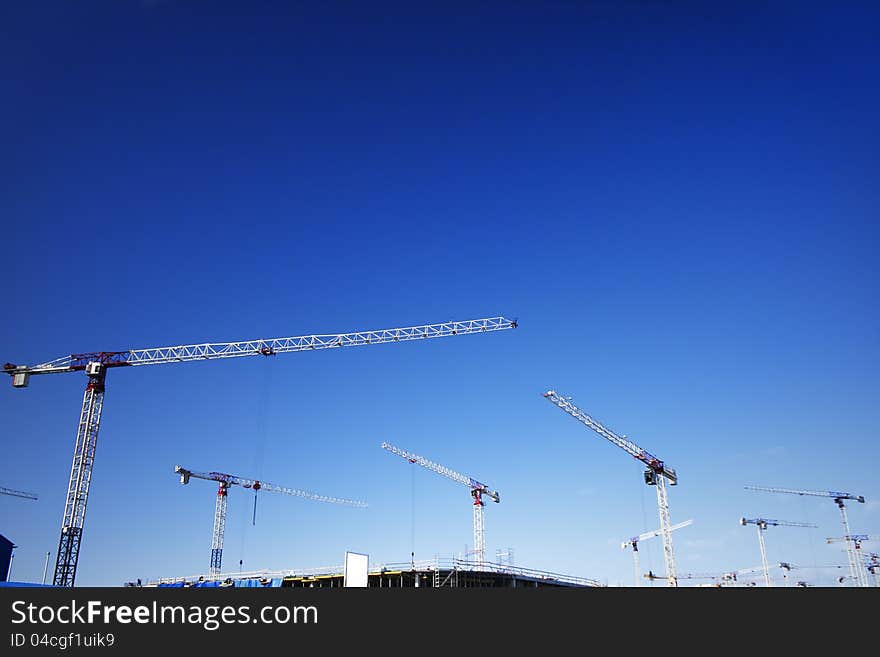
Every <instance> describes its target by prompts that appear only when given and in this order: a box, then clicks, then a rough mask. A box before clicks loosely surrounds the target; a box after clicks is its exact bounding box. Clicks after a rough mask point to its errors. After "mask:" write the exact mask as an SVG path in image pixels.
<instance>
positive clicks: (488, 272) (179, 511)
mask: <svg viewBox="0 0 880 657" xmlns="http://www.w3.org/2000/svg"><path fill="white" fill-rule="evenodd" d="M319 4H320V5H321V6H318V5H319ZM425 4H426V5H428V6H423V5H425ZM416 5H417V6H412V5H409V6H408V5H407V4H405V3H401V4H399V5H398V4H384V3H368V5H365V4H364V3H359V2H329V3H281V2H278V3H266V2H250V3H243V2H236V3H223V2H210V3H209V2H174V1H164V2H163V1H152V2H149V1H146V0H144V1H142V2H136V1H134V0H132V1H113V2H111V1H109V0H108V1H105V2H95V1H86V2H63V3H59V2H45V1H37V2H29V3H4V5H3V6H2V8H0V25H2V26H3V27H2V30H3V32H4V36H3V38H2V39H0V69H2V74H3V76H2V77H3V80H4V82H3V88H4V93H3V102H2V103H0V141H2V144H3V152H4V157H3V158H0V168H2V170H0V180H2V187H0V213H2V216H3V224H2V226H3V228H2V242H3V254H4V257H3V258H2V259H0V280H2V281H3V283H2V286H3V288H2V289H3V301H4V307H5V313H4V314H5V321H4V322H2V324H0V346H2V354H0V362H6V361H11V362H16V363H38V362H44V361H46V360H50V359H52V358H55V357H58V356H62V355H65V354H70V353H74V352H83V351H93V350H117V349H125V348H138V347H151V346H162V345H174V344H184V343H191V342H201V341H225V340H239V339H247V338H256V337H275V336H286V335H302V334H309V333H332V332H342V331H355V330H363V329H372V328H385V327H395V326H408V325H413V324H420V323H431V322H440V321H445V320H449V319H468V318H475V317H486V316H493V315H497V314H504V315H506V316H509V317H517V318H519V321H520V328H519V329H517V330H516V331H505V332H502V333H497V334H492V335H481V336H468V337H456V338H449V339H444V340H434V341H430V342H426V343H421V344H412V343H408V344H398V345H382V346H372V347H364V348H360V349H347V350H339V351H333V352H315V353H305V354H289V355H285V356H278V357H277V358H274V359H262V358H261V359H257V358H251V359H239V360H235V361H223V362H219V361H218V362H206V363H193V364H186V365H167V366H156V367H146V368H137V369H134V368H132V369H128V370H115V371H113V372H111V373H110V375H109V376H108V385H107V395H106V406H105V412H104V419H103V423H102V428H101V434H100V440H99V446H98V453H97V460H96V465H95V470H94V481H93V486H92V495H91V498H90V501H89V507H88V515H87V521H86V528H85V535H84V539H83V546H82V555H81V558H80V561H79V573H78V578H77V583H78V584H82V585H89V584H91V585H102V584H106V585H116V584H120V583H122V582H124V581H127V580H132V579H135V578H137V577H142V578H144V579H147V578H152V577H157V576H171V575H184V574H192V573H197V572H201V571H203V570H206V569H207V566H208V560H209V551H210V538H211V524H212V513H213V503H214V487H213V485H212V484H210V483H208V482H200V481H196V482H193V483H192V484H191V485H190V486H188V487H183V486H181V485H180V484H179V483H178V481H177V478H176V477H175V475H174V474H173V472H172V468H173V466H174V464H175V463H181V464H183V465H184V466H186V467H189V468H191V469H195V470H223V471H228V472H232V473H235V474H240V475H244V476H252V477H259V478H263V479H265V480H268V481H271V482H274V483H278V484H282V485H287V486H292V487H297V488H305V489H309V490H314V491H316V492H319V493H324V494H328V495H336V496H342V497H351V498H358V499H363V500H366V501H367V502H369V503H370V507H369V509H368V510H366V511H361V510H356V509H348V508H342V507H334V506H329V505H320V504H316V503H310V502H306V501H302V500H299V499H293V498H286V497H283V496H277V495H276V496H273V495H263V496H262V499H261V502H260V508H259V513H258V520H257V524H256V526H251V525H250V514H251V494H250V493H247V492H245V491H242V490H234V491H233V492H232V493H231V494H230V505H229V512H230V515H229V523H228V526H227V532H226V551H225V565H226V566H227V567H230V568H233V569H237V566H238V561H239V559H242V560H243V561H244V567H245V569H258V568H296V567H302V568H308V567H316V566H323V565H331V564H338V563H341V561H342V555H343V552H344V551H345V550H347V549H350V550H355V551H359V552H366V553H369V554H370V556H371V559H372V560H373V561H377V562H378V561H405V560H408V559H409V555H410V552H411V551H413V550H414V551H415V554H416V558H431V557H433V556H434V555H436V554H439V555H441V556H443V557H447V556H451V555H453V554H455V553H458V552H461V551H462V550H463V549H464V548H465V545H467V544H470V543H471V541H472V538H471V509H470V504H469V499H470V498H469V496H468V492H467V490H466V489H465V488H463V487H459V486H457V485H456V484H454V483H452V482H450V481H448V480H446V479H443V478H441V477H438V476H436V475H434V474H432V473H429V472H428V471H426V470H421V469H418V468H415V467H414V466H410V465H408V464H406V463H405V462H404V461H402V460H401V459H399V458H397V457H394V456H392V455H390V454H388V453H386V452H384V451H383V450H381V449H380V447H379V444H380V443H381V442H382V441H383V440H387V441H389V442H392V443H395V444H397V445H400V446H401V447H404V448H406V449H410V450H412V451H416V452H418V453H421V454H423V455H425V456H427V457H429V458H431V459H434V460H436V461H439V462H442V463H444V464H446V465H448V466H450V467H453V468H455V469H457V470H459V471H462V472H465V473H467V474H470V475H473V476H475V477H477V478H479V479H481V480H483V481H486V482H488V483H489V484H490V485H491V486H493V487H495V488H497V489H498V490H499V491H500V492H501V494H502V503H501V504H499V505H494V504H492V505H491V506H490V507H488V508H487V511H486V532H487V546H488V552H489V555H490V556H493V555H494V554H495V550H496V549H498V548H506V547H512V548H513V549H514V551H515V560H516V562H517V563H518V564H519V565H523V566H527V567H533V568H541V569H547V570H553V571H557V572H563V573H568V574H573V575H583V576H587V577H593V578H596V579H600V580H602V581H606V582H608V583H609V584H617V583H627V584H628V583H630V581H631V579H632V568H631V560H630V555H629V553H628V552H623V551H622V550H621V548H620V541H621V540H622V539H624V538H625V537H627V536H631V535H634V534H637V533H640V532H642V531H644V530H646V529H654V528H655V527H656V526H657V524H658V520H657V511H656V503H655V497H654V492H653V489H651V488H647V487H646V486H644V484H643V483H642V475H641V469H640V467H639V465H638V463H637V462H636V461H634V460H633V459H631V458H629V457H628V456H627V455H626V454H624V453H623V452H622V451H620V450H617V449H616V448H614V447H612V446H611V445H609V444H607V443H604V442H603V441H602V440H601V439H600V438H599V437H598V436H596V435H595V434H593V433H591V432H589V431H588V430H587V429H586V428H584V427H582V426H579V425H578V424H577V423H576V422H575V421H574V420H573V419H571V418H570V417H568V416H566V415H564V414H563V413H562V412H561V411H559V410H558V409H556V408H555V407H553V406H552V405H550V404H549V403H547V402H546V401H545V400H544V399H542V397H541V394H542V392H544V391H545V390H546V389H548V388H556V389H557V390H559V391H560V392H563V393H565V394H567V395H571V396H573V398H574V401H575V402H576V403H577V404H578V405H579V406H581V407H582V408H583V409H584V410H586V411H587V412H589V413H591V414H593V415H594V416H595V417H596V418H598V419H600V420H601V421H603V422H605V423H606V424H608V425H609V426H611V427H613V428H614V429H616V430H618V431H619V432H621V433H625V434H627V435H628V436H629V437H630V438H631V439H633V440H635V441H636V442H638V443H640V444H641V445H642V446H644V447H645V448H646V449H648V450H650V451H651V452H653V453H655V454H657V455H659V456H661V457H662V458H664V459H665V460H666V461H668V462H669V463H670V464H671V465H673V466H674V467H675V468H676V469H677V470H678V472H679V474H680V477H681V483H680V485H679V486H678V487H676V488H673V489H671V491H670V496H671V510H672V518H673V521H674V522H677V521H681V520H685V519H687V518H694V524H693V526H692V527H688V528H686V529H683V530H681V531H680V532H679V533H677V534H676V536H675V546H676V555H677V558H678V568H679V571H680V572H689V571H690V572H693V571H699V572H704V571H722V570H730V569H735V568H744V567H749V566H753V565H755V564H758V563H760V556H759V553H758V546H757V540H756V537H755V531H754V528H753V527H748V528H743V527H740V526H739V525H738V523H737V521H738V518H739V517H740V516H742V515H745V516H749V517H754V516H758V515H764V516H767V517H771V518H781V519H786V520H797V521H809V522H815V523H817V524H819V525H820V528H819V529H817V530H801V529H783V528H771V529H769V530H768V534H767V544H768V550H769V552H770V555H769V556H770V559H771V560H776V561H778V560H789V561H792V562H794V563H800V564H804V565H810V564H813V565H815V564H827V563H841V562H843V561H844V560H845V558H844V555H843V553H842V552H840V551H839V549H838V548H835V547H833V546H829V545H826V544H825V540H824V539H825V537H826V536H837V535H840V534H841V533H842V530H841V529H840V526H839V523H838V515H837V509H836V507H835V506H834V504H833V503H832V502H831V501H830V500H827V501H826V500H822V499H818V498H810V499H806V498H799V497H794V496H792V497H785V496H779V495H776V496H774V495H771V494H766V493H754V492H749V491H744V490H743V486H744V485H746V484H758V485H775V486H791V487H795V488H810V489H812V488H820V489H842V490H848V491H849V490H851V491H853V492H856V493H859V494H862V495H865V496H866V497H867V498H868V502H867V503H866V504H859V505H852V506H851V507H850V518H851V522H852V526H853V530H854V531H857V532H864V533H875V534H876V533H878V532H880V487H878V484H877V478H876V467H875V464H876V460H877V459H876V456H877V453H876V449H877V431H878V422H880V405H878V403H877V399H878V393H880V385H878V378H877V372H878V366H880V358H878V347H880V330H878V320H880V312H878V303H877V300H878V290H880V285H878V283H880V281H878V258H877V246H878V237H880V229H878V218H877V207H878V201H880V193H878V190H880V184H878V182H880V176H878V173H880V171H878V168H880V167H878V160H877V153H878V150H880V138H878V132H877V116H878V110H880V102H878V101H880V97H878V91H877V84H876V76H877V70H878V63H880V62H878V54H877V48H876V30H877V21H878V18H880V14H878V11H877V10H876V9H875V8H871V6H870V3H864V4H850V3H842V4H836V5H835V6H834V7H833V8H832V7H830V6H827V5H826V6H824V7H810V6H802V3H794V2H791V3H784V2H780V3H737V4H736V5H731V6H724V7H721V6H716V5H715V4H711V6H710V5H709V4H706V3H697V2H694V3H688V2H681V3H656V2H592V3H591V2H562V1H557V2H541V3H527V2H515V3H504V4H495V3H489V2H481V3H464V2H461V3H458V2H454V3H416ZM474 5H475V6H474ZM84 383H85V377H84V376H83V375H81V374H68V375H64V376H48V377H40V378H36V379H33V380H32V382H31V386H30V387H29V388H27V389H25V390H14V389H12V388H11V387H7V388H5V389H4V390H2V394H0V417H2V419H3V434H2V435H3V438H2V447H3V457H2V459H0V485H4V486H7V487H13V488H20V489H25V490H31V491H34V492H36V493H38V494H39V495H40V499H39V501H38V502H29V501H23V500H19V499H15V498H10V497H0V532H2V533H3V534H5V535H7V536H8V537H9V538H10V539H12V540H13V541H15V542H16V543H17V544H18V545H19V546H20V547H19V548H18V550H17V553H16V554H17V556H16V560H15V565H14V572H13V575H14V578H16V579H25V580H31V581H34V580H35V581H39V580H40V578H41V576H42V570H43V560H44V557H45V553H46V551H49V550H51V551H52V560H53V563H54V556H55V550H56V549H57V541H58V531H59V525H60V521H61V515H62V510H63V500H64V494H65V491H66V485H67V478H68V474H69V471H70V459H71V453H72V449H73V442H74V434H75V429H76V422H77V418H78V413H79V407H80V403H81V397H82V389H83V386H84ZM6 385H7V386H8V384H6ZM866 547H867V546H866ZM873 549H874V550H878V549H880V546H878V545H874V546H873ZM642 554H643V563H644V564H645V566H646V567H651V568H653V569H654V570H655V571H661V570H662V554H661V551H660V546H659V542H658V541H651V542H648V543H645V544H644V545H643V552H642ZM820 580H821V578H813V581H817V582H818V581H820ZM825 581H826V582H829V581H831V579H830V577H829V576H827V574H826V576H825Z"/></svg>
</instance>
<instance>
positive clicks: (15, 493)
mask: <svg viewBox="0 0 880 657" xmlns="http://www.w3.org/2000/svg"><path fill="white" fill-rule="evenodd" d="M0 494H2V495H10V496H12V497H23V498H24V499H26V500H36V499H37V496H36V495H34V494H33V493H25V492H24V491H23V490H15V489H13V488H4V487H3V486H0Z"/></svg>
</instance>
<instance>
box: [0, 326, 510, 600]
mask: <svg viewBox="0 0 880 657" xmlns="http://www.w3.org/2000/svg"><path fill="white" fill-rule="evenodd" d="M516 326H517V323H516V321H512V320H509V319H507V318H505V317H489V318H485V319H468V320H464V321H450V322H443V323H440V324H425V325H422V326H409V327H404V328H391V329H380V330H376V331H361V332H357V333H338V334H332V335H303V336H296V337H289V338H271V339H263V338H260V339H256V340H247V341H243V342H215V343H201V344H188V345H179V346H175V347H153V348H150V349H128V350H125V351H98V352H88V353H81V354H71V355H70V356H62V357H61V358H56V359H55V360H51V361H48V362H46V363H41V364H39V365H15V364H13V363H6V364H5V365H4V366H3V371H4V372H5V373H6V374H9V375H10V376H11V377H12V385H13V386H14V387H16V388H24V387H26V386H27V385H28V382H29V380H30V377H31V376H36V375H38V374H64V373H67V372H85V374H86V376H88V382H87V383H86V390H85V393H84V395H83V402H82V409H81V411H80V416H79V424H78V427H77V432H76V444H75V447H74V452H73V463H72V465H71V468H70V479H69V481H68V486H67V500H66V502H65V506H64V516H63V519H62V522H61V538H60V540H59V543H58V555H57V559H56V562H55V576H54V579H53V584H54V585H55V586H73V584H74V581H75V579H76V567H77V563H78V561H79V552H80V545H81V543H82V535H83V528H84V525H85V516H86V505H87V502H88V498H89V490H90V488H91V482H92V468H93V466H94V462H95V449H96V446H97V442H98V429H99V427H100V425H101V413H102V410H103V406H104V388H105V378H106V376H107V370H108V369H111V368H115V367H136V366H140V365H161V364H167V363H185V362H190V361H197V360H215V359H221V358H240V357H244V356H274V355H276V354H283V353H288V352H296V351H314V350H318V349H335V348H338V347H354V346H359V345H367V344H381V343H384V342H404V341H409V340H424V339H429V338H442V337H446V336H451V335H467V334H470V333H486V332H490V331H500V330H504V329H510V328H516Z"/></svg>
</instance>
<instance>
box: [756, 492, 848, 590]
mask: <svg viewBox="0 0 880 657" xmlns="http://www.w3.org/2000/svg"><path fill="white" fill-rule="evenodd" d="M745 489H746V490H760V491H765V492H768V493H787V494H790V495H807V496H811V497H830V498H831V499H832V500H834V503H835V504H836V505H837V508H838V509H840V517H841V520H842V522H843V535H844V536H849V535H850V530H849V519H848V518H847V516H846V504H845V503H844V500H854V501H856V502H859V503H861V504H864V503H865V498H864V496H862V495H854V494H852V493H844V492H842V491H834V490H827V491H823V490H797V489H795V488H773V487H769V486H745ZM846 556H847V559H848V560H849V574H850V577H851V578H852V579H853V580H856V581H858V575H857V573H856V571H857V562H856V553H855V549H854V547H853V545H852V543H848V544H847V550H846Z"/></svg>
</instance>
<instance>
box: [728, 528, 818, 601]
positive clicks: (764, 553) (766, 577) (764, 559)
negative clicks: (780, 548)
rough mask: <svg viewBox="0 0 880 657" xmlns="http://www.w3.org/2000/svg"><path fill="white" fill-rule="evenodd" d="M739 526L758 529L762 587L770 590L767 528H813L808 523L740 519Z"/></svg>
mask: <svg viewBox="0 0 880 657" xmlns="http://www.w3.org/2000/svg"><path fill="white" fill-rule="evenodd" d="M739 524H741V525H742V526H743V527H745V526H746V525H755V526H756V527H757V528H758V545H760V547H761V567H762V568H763V570H764V586H766V587H767V588H770V586H771V584H770V566H769V565H768V564H767V546H766V545H765V543H764V532H765V531H766V530H767V527H813V528H816V527H817V526H818V525H814V524H812V523H809V522H788V521H787V520H771V519H769V518H740V519H739Z"/></svg>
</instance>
